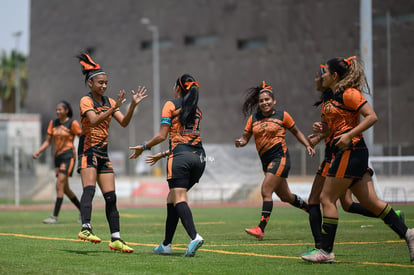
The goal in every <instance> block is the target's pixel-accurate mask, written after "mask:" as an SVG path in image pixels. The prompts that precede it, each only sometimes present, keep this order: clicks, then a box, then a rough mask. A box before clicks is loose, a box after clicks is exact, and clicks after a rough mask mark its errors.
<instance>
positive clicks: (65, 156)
mask: <svg viewBox="0 0 414 275" xmlns="http://www.w3.org/2000/svg"><path fill="white" fill-rule="evenodd" d="M74 166H75V156H74V154H73V150H67V151H65V152H63V153H62V154H60V155H58V156H55V168H57V169H56V177H57V176H58V173H62V174H65V175H67V176H69V177H71V176H72V174H73V168H74Z"/></svg>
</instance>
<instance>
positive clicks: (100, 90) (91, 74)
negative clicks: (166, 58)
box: [77, 53, 147, 253]
mask: <svg viewBox="0 0 414 275" xmlns="http://www.w3.org/2000/svg"><path fill="white" fill-rule="evenodd" d="M77 57H78V59H79V62H80V64H81V65H82V73H83V74H84V75H85V83H86V84H87V85H88V87H89V89H90V93H89V94H87V95H85V96H84V97H82V98H81V100H80V115H81V124H82V134H81V137H80V139H79V148H78V151H79V153H78V159H79V161H78V162H79V163H78V164H79V166H78V172H79V173H80V174H81V178H82V184H83V194H82V197H81V213H82V230H81V231H80V232H79V234H78V238H80V239H81V240H86V241H90V242H93V243H99V242H101V239H100V238H99V237H97V236H96V235H95V234H94V233H93V232H92V226H91V223H90V222H91V214H92V200H93V197H94V195H95V189H96V182H98V185H99V187H100V189H101V191H102V194H103V197H104V199H105V211H106V218H107V220H108V223H109V229H110V232H111V242H110V243H109V248H110V249H112V250H118V251H122V252H127V253H131V252H133V251H134V250H133V249H132V248H131V247H129V246H127V245H126V244H125V242H124V241H123V240H122V239H121V236H120V225H119V213H118V209H117V206H116V194H115V178H114V171H113V169H112V163H111V161H110V160H109V158H108V129H109V123H110V122H111V119H112V117H113V118H115V120H116V121H117V122H118V123H119V124H120V125H121V126H122V127H126V126H128V124H129V122H130V121H131V118H132V115H133V112H134V110H135V107H136V106H137V105H138V104H139V103H140V102H141V100H143V99H144V98H145V97H147V95H145V93H146V91H147V89H146V88H145V87H138V90H137V92H134V91H132V92H131V93H132V101H131V104H130V106H129V108H128V111H127V113H126V115H125V116H124V115H123V114H122V112H121V111H120V109H119V108H120V107H121V105H122V104H123V103H124V102H125V101H126V99H125V91H124V90H121V91H120V92H119V93H118V97H117V100H116V101H115V100H113V99H112V98H109V97H107V96H105V95H104V93H105V91H106V89H107V86H108V78H107V75H106V73H105V72H104V71H103V70H102V69H101V67H100V65H99V64H96V63H95V62H94V61H93V60H92V59H91V57H90V56H89V55H87V54H86V53H82V54H80V55H78V56H77Z"/></svg>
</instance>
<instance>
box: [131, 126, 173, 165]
mask: <svg viewBox="0 0 414 275" xmlns="http://www.w3.org/2000/svg"><path fill="white" fill-rule="evenodd" d="M170 127H171V126H170V125H168V124H165V123H162V124H161V127H160V131H159V132H158V134H156V135H155V136H154V137H153V138H152V139H151V140H150V141H148V142H146V143H143V144H140V145H137V146H133V147H129V150H135V152H134V153H133V154H131V155H130V156H129V159H136V158H137V157H139V156H140V155H141V154H142V152H144V150H149V149H151V147H153V146H155V145H157V144H159V143H161V142H163V141H164V140H166V139H167V137H168V133H169V131H170Z"/></svg>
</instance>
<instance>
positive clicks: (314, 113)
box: [25, 0, 414, 154]
mask: <svg viewBox="0 0 414 275" xmlns="http://www.w3.org/2000/svg"><path fill="white" fill-rule="evenodd" d="M359 5H360V1H357V0H347V1H342V0H314V1H306V0H297V1H288V0H239V1H237V0H220V1H218V0H216V1H214V0H168V1H167V0H155V1H154V0H140V1H136V0H120V1H111V0H90V1H83V0H71V1H49V0H36V1H32V2H31V30H30V33H31V38H30V39H31V41H30V57H29V90H28V96H27V100H26V102H25V105H26V109H27V111H28V112H32V113H40V114H41V116H42V122H43V129H45V128H46V126H47V122H48V120H49V119H50V118H52V117H54V116H55V105H56V103H57V102H58V101H59V100H61V99H65V100H68V101H69V102H70V103H71V104H72V106H73V108H74V113H75V118H77V119H79V112H78V109H79V99H80V98H81V96H83V95H84V94H86V93H87V92H88V89H87V88H86V86H85V85H84V82H83V81H84V79H83V76H82V74H81V70H80V65H79V64H78V62H77V60H76V59H75V57H74V56H75V55H76V54H78V53H79V52H80V51H82V50H89V51H90V52H91V53H92V55H93V58H94V59H95V60H96V61H97V62H98V63H100V64H101V66H102V67H103V68H104V70H105V71H106V72H107V73H108V76H109V88H108V90H107V95H108V96H110V97H113V98H115V97H116V94H117V92H118V91H119V90H120V89H125V90H127V91H128V92H129V91H130V90H131V89H136V88H137V86H138V85H145V86H147V87H148V88H149V94H150V96H149V97H148V98H147V99H146V100H145V101H144V102H142V104H141V105H140V106H139V107H138V112H137V114H136V117H134V118H133V121H132V123H134V127H129V128H127V129H123V128H121V127H120V126H119V125H118V124H117V123H116V122H113V123H112V125H111V128H112V132H111V141H110V142H111V144H110V149H114V150H125V151H127V148H128V146H129V145H132V144H138V143H140V142H142V141H144V140H147V139H149V138H150V137H151V136H152V134H153V121H152V119H153V115H152V114H153V112H152V106H153V105H152V94H151V93H152V86H153V83H152V34H151V32H150V31H149V30H148V29H147V26H145V25H142V24H141V18H143V17H146V18H149V19H150V20H151V22H152V23H153V24H154V25H156V26H157V27H158V30H159V34H160V94H161V106H162V104H163V103H164V102H165V100H167V99H169V98H171V97H172V87H173V84H174V82H175V80H176V79H177V77H178V76H179V75H180V74H182V73H187V72H188V73H190V74H192V75H193V76H194V77H195V78H196V79H197V80H198V81H199V82H200V85H201V86H200V91H201V96H200V106H201V108H202V110H203V114H204V120H203V122H202V128H203V130H202V131H203V132H202V135H203V139H204V142H205V143H220V144H229V143H233V140H234V139H235V138H236V137H238V136H240V134H241V133H242V130H243V127H244V124H245V118H244V117H243V115H242V113H241V105H242V103H243V99H244V95H245V91H246V89H247V88H249V87H252V86H255V85H258V84H259V83H261V81H262V80H266V81H267V82H269V83H270V84H271V85H272V86H273V87H274V88H275V90H276V97H277V100H278V105H277V107H278V108H280V109H285V110H287V111H288V112H289V113H290V114H291V115H292V116H293V118H294V119H295V121H296V123H297V125H298V127H299V128H300V129H301V130H302V131H303V132H304V133H305V134H307V133H310V131H311V123H312V122H313V121H316V120H318V119H319V114H320V112H319V110H318V109H316V108H314V107H312V104H313V102H314V101H316V100H317V98H318V94H317V92H315V89H314V80H313V79H314V76H315V73H316V70H317V69H318V65H319V64H320V63H324V62H325V61H327V60H328V59H330V58H332V57H336V56H343V57H347V56H351V55H359V51H360V49H359V47H360V46H359V38H360V28H359V22H360V20H359ZM372 5H373V47H374V52H373V62H374V85H373V86H374V87H373V93H374V108H375V110H376V112H377V114H378V116H379V121H378V123H377V124H376V125H375V130H374V143H375V144H382V145H387V143H388V142H389V136H388V133H392V142H393V144H394V145H397V144H404V145H412V144H413V140H414V127H412V125H413V124H414V116H412V115H410V113H409V110H410V108H411V107H412V105H411V104H413V102H414V96H413V95H412V93H411V91H412V90H413V88H414V82H413V79H414V72H413V70H411V67H412V65H411V64H414V55H413V54H412V45H413V43H412V42H413V38H412V37H413V36H412V33H413V29H414V1H408V0H404V1H383V0H374V1H372ZM387 12H389V13H390V15H391V17H392V21H391V25H390V26H391V47H390V48H388V47H387V36H386V20H385V16H386V13H387ZM387 49H390V52H391V57H392V59H391V60H392V67H391V76H392V77H391V82H390V83H388V81H387V68H388V67H387V66H388V65H387ZM388 84H390V85H389V86H388ZM388 87H390V89H388ZM388 92H391V99H392V102H390V101H389V97H388ZM129 100H130V97H128V101H129ZM388 103H391V105H390V106H391V110H392V113H391V114H390V113H389V112H388V110H389V105H388ZM125 105H126V104H125ZM389 118H391V123H389V120H388V119H389ZM389 125H391V127H392V129H391V131H390V130H389V129H388V128H389ZM288 143H289V144H295V143H297V142H296V140H295V139H294V138H293V136H288ZM412 153H414V152H411V154H412Z"/></svg>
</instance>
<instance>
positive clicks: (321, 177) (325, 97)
mask: <svg viewBox="0 0 414 275" xmlns="http://www.w3.org/2000/svg"><path fill="white" fill-rule="evenodd" d="M324 68H325V66H324V65H320V70H318V73H317V75H316V78H315V85H316V90H317V91H319V92H321V99H320V100H319V101H318V102H316V103H315V104H314V106H319V105H321V104H322V109H324V107H325V106H326V105H328V104H331V102H330V101H332V100H333V96H332V95H333V93H332V90H331V89H325V88H323V87H322V77H321V76H322V74H323V73H324V70H325V69H324ZM308 139H309V143H310V144H311V146H312V147H315V146H316V145H317V144H318V143H319V142H320V141H322V140H324V141H325V155H324V159H323V161H322V163H321V165H320V166H319V168H318V171H317V172H316V175H315V178H314V180H313V183H312V190H311V193H310V195H309V199H308V205H309V224H310V227H311V231H312V235H313V238H314V241H315V247H314V248H311V249H310V250H308V252H306V253H305V254H303V255H307V254H312V253H316V252H317V251H318V249H320V243H321V239H322V236H321V234H322V232H321V225H322V214H321V209H320V201H319V197H320V194H321V192H322V187H323V183H324V182H325V178H326V174H327V173H328V169H329V166H330V164H331V161H332V149H331V147H330V146H329V144H330V137H326V138H325V136H324V135H323V134H312V135H310V136H308ZM340 201H341V205H342V208H343V209H344V210H345V211H346V212H349V213H356V214H360V215H363V216H367V217H376V216H375V215H374V214H373V213H372V212H370V211H368V210H367V209H365V208H364V207H363V206H362V205H361V204H360V203H358V202H355V201H353V199H352V192H351V190H350V189H347V190H346V192H345V194H343V195H342V196H341V197H340ZM395 212H396V213H397V215H398V216H399V217H400V218H401V219H402V220H403V221H404V213H403V212H401V211H400V210H396V211H395Z"/></svg>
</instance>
